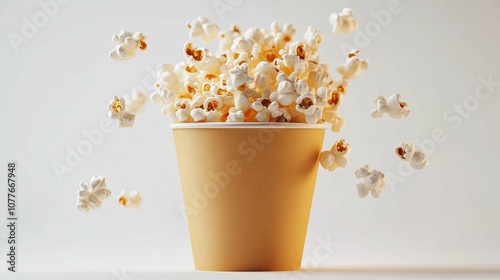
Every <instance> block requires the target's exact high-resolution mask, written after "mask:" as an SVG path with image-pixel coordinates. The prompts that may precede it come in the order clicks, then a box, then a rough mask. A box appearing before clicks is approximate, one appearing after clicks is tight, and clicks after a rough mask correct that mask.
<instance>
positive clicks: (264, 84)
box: [252, 61, 278, 89]
mask: <svg viewBox="0 0 500 280" xmlns="http://www.w3.org/2000/svg"><path fill="white" fill-rule="evenodd" d="M252 73H253V75H254V76H253V78H254V83H255V87H256V88H258V89H264V88H271V87H275V85H276V75H277V73H278V72H277V68H276V67H275V66H274V64H273V63H269V62H266V61H262V62H260V63H259V64H257V67H255V68H254V69H253V70H252Z"/></svg>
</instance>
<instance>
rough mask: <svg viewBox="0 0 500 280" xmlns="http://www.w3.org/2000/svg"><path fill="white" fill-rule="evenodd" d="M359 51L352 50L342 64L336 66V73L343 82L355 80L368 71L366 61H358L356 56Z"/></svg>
mask: <svg viewBox="0 0 500 280" xmlns="http://www.w3.org/2000/svg"><path fill="white" fill-rule="evenodd" d="M358 53H359V50H353V51H351V52H350V53H349V55H348V56H347V60H346V61H345V63H344V64H342V65H339V66H337V68H336V70H337V72H338V73H339V74H340V75H341V76H342V79H344V80H351V79H354V78H356V77H357V76H358V75H359V74H360V73H361V72H362V71H364V70H366V69H368V60H360V59H359V58H358V57H357V55H358Z"/></svg>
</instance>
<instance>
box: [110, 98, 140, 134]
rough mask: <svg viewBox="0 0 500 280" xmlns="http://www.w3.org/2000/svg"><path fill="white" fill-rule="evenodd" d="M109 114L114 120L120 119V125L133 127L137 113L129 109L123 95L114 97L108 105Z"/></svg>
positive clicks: (118, 124)
mask: <svg viewBox="0 0 500 280" xmlns="http://www.w3.org/2000/svg"><path fill="white" fill-rule="evenodd" d="M108 109H109V113H108V116H109V117H110V118H111V119H113V120H118V123H117V126H118V127H122V128H124V127H132V126H133V125H134V121H135V114H132V113H130V112H128V111H127V107H126V106H125V99H124V98H123V97H120V98H118V97H116V96H115V97H114V98H113V100H111V102H110V103H109V105H108Z"/></svg>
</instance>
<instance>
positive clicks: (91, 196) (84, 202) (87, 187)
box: [77, 175, 111, 212]
mask: <svg viewBox="0 0 500 280" xmlns="http://www.w3.org/2000/svg"><path fill="white" fill-rule="evenodd" d="M110 195H111V191H109V190H108V189H107V188H106V179H105V178H104V176H102V175H100V176H93V177H92V179H91V180H90V184H88V183H87V182H85V181H83V180H82V181H81V182H80V190H79V191H78V192H77V197H78V202H77V209H78V210H80V211H84V212H88V211H89V210H95V209H97V208H99V207H101V205H102V201H103V200H104V199H106V198H108V197H109V196H110Z"/></svg>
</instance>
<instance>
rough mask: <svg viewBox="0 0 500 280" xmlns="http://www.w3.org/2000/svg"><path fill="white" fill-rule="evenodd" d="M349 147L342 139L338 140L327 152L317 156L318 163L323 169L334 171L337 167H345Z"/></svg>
mask: <svg viewBox="0 0 500 280" xmlns="http://www.w3.org/2000/svg"><path fill="white" fill-rule="evenodd" d="M350 151H351V146H350V145H349V144H347V143H346V142H345V140H344V139H341V140H338V141H337V142H335V144H334V145H333V146H332V148H331V149H330V150H329V151H323V152H321V154H320V155H319V162H320V164H321V166H322V167H323V168H324V169H328V171H334V170H335V169H336V168H337V167H346V165H347V162H348V159H347V154H349V152H350Z"/></svg>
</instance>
